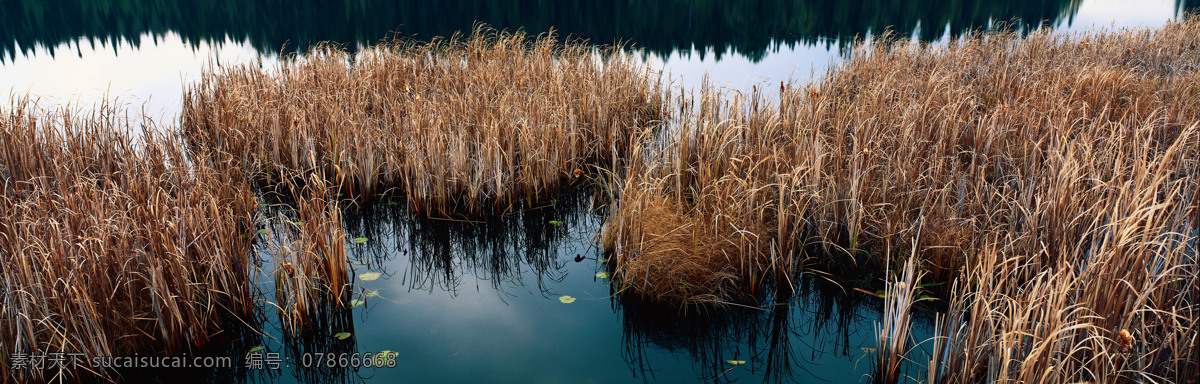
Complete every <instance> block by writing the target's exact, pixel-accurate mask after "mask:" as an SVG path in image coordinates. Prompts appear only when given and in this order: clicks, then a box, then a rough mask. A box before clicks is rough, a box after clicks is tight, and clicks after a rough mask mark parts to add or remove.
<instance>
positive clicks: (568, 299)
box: [558, 296, 575, 304]
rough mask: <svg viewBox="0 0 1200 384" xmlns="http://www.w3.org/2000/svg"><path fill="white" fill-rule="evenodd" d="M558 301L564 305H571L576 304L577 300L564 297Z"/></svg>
mask: <svg viewBox="0 0 1200 384" xmlns="http://www.w3.org/2000/svg"><path fill="white" fill-rule="evenodd" d="M558 301H561V302H562V303H563V304H571V303H574V302H575V298H574V297H571V296H563V297H560V298H558Z"/></svg>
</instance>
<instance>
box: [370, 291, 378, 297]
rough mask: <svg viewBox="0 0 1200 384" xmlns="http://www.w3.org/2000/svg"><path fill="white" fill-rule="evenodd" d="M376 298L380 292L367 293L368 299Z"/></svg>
mask: <svg viewBox="0 0 1200 384" xmlns="http://www.w3.org/2000/svg"><path fill="white" fill-rule="evenodd" d="M375 296H379V292H375V291H371V292H367V297H375Z"/></svg>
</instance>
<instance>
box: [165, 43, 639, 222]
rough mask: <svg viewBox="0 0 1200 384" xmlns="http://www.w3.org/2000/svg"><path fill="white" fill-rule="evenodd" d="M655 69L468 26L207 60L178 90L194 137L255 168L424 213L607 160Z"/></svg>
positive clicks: (621, 150) (539, 184) (532, 191)
mask: <svg viewBox="0 0 1200 384" xmlns="http://www.w3.org/2000/svg"><path fill="white" fill-rule="evenodd" d="M660 95H661V91H660V83H659V81H658V80H657V78H656V77H654V76H653V75H652V74H651V72H650V70H649V69H648V67H646V66H645V65H643V64H640V61H638V60H636V59H635V58H634V57H632V56H631V55H629V54H627V53H624V52H622V51H621V50H619V49H616V48H611V49H605V50H600V51H596V50H594V48H592V47H591V46H589V45H585V44H581V43H560V42H558V41H557V40H556V38H555V36H553V35H542V36H539V37H537V38H533V37H529V36H527V35H526V34H524V33H521V32H517V33H501V32H496V31H494V30H491V29H488V28H485V27H480V28H478V29H476V30H475V31H474V33H473V34H472V35H471V36H470V37H466V38H462V37H459V36H455V37H452V38H450V39H446V40H435V41H433V42H429V43H417V42H413V41H409V40H394V41H392V42H389V43H384V44H380V45H377V46H374V47H370V48H366V49H362V50H360V51H359V52H358V53H356V54H353V55H351V54H349V53H346V52H345V51H343V50H341V49H339V48H337V47H333V46H322V47H318V48H315V49H312V50H310V51H309V52H308V53H307V54H305V55H302V56H297V57H292V58H289V59H286V60H284V61H283V63H282V64H280V65H279V67H278V68H273V69H263V68H260V67H259V66H255V65H242V66H234V67H219V68H215V69H214V70H213V71H211V72H210V73H208V74H206V75H205V76H204V77H203V79H202V80H201V81H200V83H199V84H198V85H196V86H194V87H190V88H189V89H188V90H187V92H186V95H185V97H184V113H183V124H184V131H185V134H186V135H187V137H188V139H189V143H190V144H191V145H193V146H197V147H204V148H217V149H220V150H222V151H226V152H229V153H231V154H233V155H234V156H235V157H237V158H239V159H242V160H243V161H244V162H245V163H247V164H248V167H249V168H250V169H252V170H253V171H254V172H255V174H256V177H257V178H260V179H264V180H267V181H278V180H279V179H281V178H288V177H294V175H307V174H309V173H313V172H316V173H318V174H323V175H326V177H327V180H326V182H327V183H328V184H331V185H332V186H334V188H336V189H337V190H340V191H342V193H345V194H347V196H362V197H367V198H369V197H370V196H373V195H377V194H379V193H382V192H384V191H385V190H389V189H392V188H395V189H398V190H399V191H400V192H401V193H402V194H403V195H404V196H406V198H407V200H408V204H409V206H410V207H411V208H413V210H415V211H417V212H420V213H422V214H425V215H430V216H449V215H453V214H467V215H472V214H481V213H497V212H505V211H509V210H511V209H514V208H515V207H518V206H521V205H522V204H524V203H528V202H529V201H532V200H537V199H543V198H546V197H547V196H550V195H552V194H554V193H556V192H557V191H558V189H559V188H560V187H561V186H563V185H565V184H566V183H567V182H569V180H570V176H572V171H573V170H575V169H581V168H586V167H585V165H588V164H597V163H604V164H607V163H609V162H611V161H613V160H615V159H617V158H618V157H620V156H623V155H624V154H625V153H626V152H627V151H628V149H629V145H630V141H631V138H632V137H634V136H635V134H636V133H638V132H641V131H643V130H646V129H648V128H652V127H654V126H655V125H656V121H657V119H658V115H659V113H660V109H661V104H662V100H661V96H660Z"/></svg>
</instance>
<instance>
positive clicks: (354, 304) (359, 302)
mask: <svg viewBox="0 0 1200 384" xmlns="http://www.w3.org/2000/svg"><path fill="white" fill-rule="evenodd" d="M360 305H363V301H362V300H359V299H354V300H350V308H354V307H357V306H360Z"/></svg>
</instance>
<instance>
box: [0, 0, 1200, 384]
mask: <svg viewBox="0 0 1200 384" xmlns="http://www.w3.org/2000/svg"><path fill="white" fill-rule="evenodd" d="M1197 5H1198V4H1197V3H1196V2H1195V1H1194V0H1179V1H1174V0H1157V1H1077V0H1076V1H1052V0H1038V1H992V2H960V1H915V0H900V1H874V0H866V1H854V2H816V1H813V2H803V1H776V0H772V1H683V0H666V1H628V0H624V1H615V2H595V1H516V2H501V1H466V0H453V1H442V2H408V1H372V0H346V1H312V2H303V1H297V2H294V1H278V0H276V1H262V0H249V1H238V2H233V1H162V0H147V1H107V0H87V1H78V0H76V1H72V0H62V1H26V0H0V90H2V92H8V93H9V95H15V96H20V95H25V94H30V95H32V96H34V97H38V98H41V99H42V105H43V106H56V105H65V104H68V103H73V104H76V105H80V106H83V107H84V108H86V107H87V106H88V105H91V104H93V103H96V102H98V101H99V100H101V99H102V98H104V97H105V96H106V95H108V96H112V97H119V98H120V99H121V100H123V102H124V103H126V104H127V105H129V106H130V107H132V108H135V109H142V110H144V111H145V112H146V113H148V114H150V115H152V116H156V117H158V118H159V120H160V121H162V120H165V121H167V122H170V121H172V119H174V116H176V115H177V113H178V112H177V111H178V109H179V105H180V97H181V94H182V89H183V86H184V85H185V84H188V83H190V82H192V81H195V80H196V79H197V78H198V76H199V75H200V74H201V73H202V71H203V68H204V67H205V65H207V63H209V62H210V60H212V59H215V60H217V61H219V62H220V63H224V64H228V63H239V62H250V61H252V60H258V59H259V58H262V59H263V60H264V61H265V62H267V64H268V65H269V64H270V62H273V61H275V60H277V58H278V57H279V55H280V54H281V53H287V52H292V51H294V50H296V49H303V48H304V47H306V46H308V45H310V44H312V43H313V42H316V41H324V40H332V41H336V42H340V43H343V44H345V45H346V46H347V47H349V48H351V49H354V48H356V47H360V46H363V45H368V44H371V43H373V42H376V41H379V40H380V39H381V38H384V37H386V36H389V35H390V34H393V33H394V34H397V35H401V36H415V37H416V38H420V39H428V38H432V37H436V36H447V35H450V34H452V33H455V32H456V31H466V30H469V29H471V27H472V25H474V23H475V22H485V23H489V24H491V25H493V26H495V27H499V28H509V29H516V28H523V29H525V30H527V31H530V32H544V31H547V30H550V29H551V28H554V29H556V30H557V31H559V33H560V34H562V35H570V36H577V37H582V38H587V39H590V40H591V41H592V42H596V43H612V42H624V43H628V44H632V45H634V46H637V47H641V48H644V49H645V57H646V60H647V62H648V63H649V64H650V65H653V66H654V67H655V68H659V69H662V70H664V71H667V72H669V73H670V74H671V76H672V77H671V78H672V79H673V81H674V82H676V83H677V84H679V85H682V86H684V87H690V86H694V85H695V84H696V83H697V82H698V81H699V80H700V79H701V78H702V77H703V76H705V74H707V75H709V76H711V78H712V80H713V81H714V82H716V83H717V84H718V85H722V86H726V87H731V88H734V89H748V88H749V86H750V85H751V84H755V83H758V82H762V81H766V82H770V83H776V84H777V83H778V82H779V81H783V80H788V79H795V80H797V81H810V80H813V79H815V78H816V77H819V76H820V74H821V73H822V72H823V71H825V70H826V69H827V68H828V67H829V65H831V64H832V63H836V61H837V60H838V58H839V57H840V53H841V51H842V50H843V49H844V48H845V47H846V45H847V44H848V42H850V41H852V40H854V39H855V38H859V37H864V36H869V35H877V34H879V33H880V31H883V30H885V29H886V28H888V27H889V26H891V27H892V28H893V29H894V30H895V31H897V33H899V34H902V35H905V36H913V37H916V38H921V39H924V40H941V39H945V38H946V37H948V36H952V35H956V34H957V33H960V32H961V31H964V30H968V29H976V28H987V27H989V26H992V25H995V24H997V23H999V22H1013V25H1015V26H1016V27H1017V28H1021V29H1024V30H1029V29H1033V28H1038V27H1053V28H1059V29H1068V30H1072V31H1088V30H1094V29H1096V28H1101V27H1125V26H1135V27H1136V26H1150V27H1153V26H1156V25H1161V24H1162V23H1164V22H1166V21H1167V20H1170V19H1171V18H1174V17H1177V15H1179V14H1180V12H1181V11H1182V10H1183V9H1188V8H1190V9H1195V7H1196V6H1197ZM1014 20H1023V21H1014ZM600 205H602V201H601V200H598V199H595V198H594V196H593V195H592V194H591V193H590V192H589V191H586V190H585V191H580V192H577V193H573V194H570V195H568V196H566V197H564V198H563V199H562V200H560V201H559V202H558V203H557V204H555V205H553V206H549V207H540V208H538V209H533V210H529V211H525V212H522V213H520V214H516V215H512V216H508V217H504V218H496V219H492V220H488V221H484V222H476V223H469V222H454V221H439V220H421V219H416V218H413V217H410V216H409V215H407V214H406V213H405V212H404V211H403V210H402V209H401V208H400V207H401V205H391V204H387V202H386V201H384V202H381V203H379V204H375V205H373V206H370V207H352V208H348V209H347V210H346V213H345V226H346V229H347V231H348V235H349V236H348V237H349V238H356V237H362V238H366V239H368V241H367V242H366V243H364V244H354V243H350V242H348V243H347V244H346V246H347V247H348V250H349V252H350V254H351V255H352V259H354V263H353V269H354V272H355V275H356V276H362V275H363V274H364V273H380V274H381V277H379V278H378V279H375V280H370V281H364V280H361V279H357V278H356V279H355V280H354V281H355V284H356V285H355V287H354V290H355V293H354V296H353V297H354V298H355V299H359V300H362V301H363V302H364V303H365V304H364V305H361V306H358V307H355V308H351V309H337V308H325V309H323V310H321V311H319V312H318V315H317V316H316V318H315V319H314V321H315V322H316V324H317V325H316V327H315V329H314V330H312V331H310V332H307V333H305V334H301V335H297V336H292V335H290V334H288V333H286V332H283V331H282V330H281V327H280V320H279V316H278V313H277V312H276V311H275V310H274V308H272V307H270V305H271V304H270V303H269V302H270V301H274V295H273V292H274V287H273V279H272V278H271V276H269V275H267V273H269V271H270V270H272V269H273V268H274V265H275V264H274V262H273V261H272V260H271V259H270V253H269V252H268V250H269V247H270V244H269V243H268V242H264V243H263V247H264V248H263V253H262V256H263V260H261V261H259V262H260V264H261V266H262V270H263V272H262V273H261V274H260V275H259V278H260V280H261V284H260V287H261V288H262V291H263V296H262V297H263V300H264V302H263V305H262V306H263V309H264V310H263V311H262V313H261V314H260V315H259V316H258V317H257V318H255V319H250V321H249V324H246V325H244V326H235V325H231V326H230V330H229V337H228V338H227V339H228V341H229V343H227V344H221V345H217V346H210V347H207V348H205V349H198V350H197V352H196V353H197V354H208V355H223V356H234V357H235V359H234V360H235V362H236V363H237V364H235V367H232V368H229V369H221V370H212V371H204V370H162V371H157V372H153V371H138V372H128V373H127V374H128V376H127V379H129V380H130V381H161V382H176V381H178V380H179V379H184V380H185V381H209V382H302V383H327V382H328V383H335V382H363V381H370V382H381V383H382V382H409V383H440V382H480V383H623V382H643V381H645V382H664V383H674V382H679V383H694V382H714V381H715V382H732V381H736V382H793V381H799V382H826V381H828V382H843V383H846V382H863V381H867V379H866V377H865V375H867V374H869V373H870V365H871V363H872V360H871V359H872V356H873V354H872V353H871V352H872V348H873V347H874V346H875V345H874V344H875V336H874V329H873V327H874V326H875V325H876V322H877V321H879V320H880V315H879V310H880V308H881V302H880V301H879V299H877V298H874V297H871V296H868V295H864V294H859V293H853V292H852V293H850V294H846V293H844V292H843V291H842V290H841V288H839V287H837V286H836V285H833V284H829V283H827V282H824V281H823V280H822V279H818V278H813V277H811V276H807V275H801V276H797V282H798V283H797V284H798V288H799V293H798V294H797V295H796V296H795V297H794V298H792V299H790V300H787V301H785V302H783V303H779V304H773V303H772V301H771V300H772V298H771V296H770V295H765V296H764V297H763V298H761V301H762V303H761V304H759V305H757V306H751V307H750V308H742V307H735V308H734V309H732V310H730V311H728V312H706V313H703V314H691V315H688V316H681V315H680V314H679V313H677V312H672V311H664V310H663V309H661V308H653V307H645V306H639V305H637V304H635V303H625V302H622V301H621V300H620V299H618V298H614V295H613V292H611V291H610V286H609V284H608V282H607V279H605V278H601V277H598V276H597V273H598V272H602V270H601V269H600V268H601V264H600V263H599V262H598V260H597V259H598V258H600V257H602V255H601V254H600V253H599V251H598V250H597V248H596V247H595V245H594V243H595V242H596V239H595V236H596V234H597V233H598V232H599V230H600V226H601V224H602V221H603V212H604V211H603V209H602V208H601V207H600ZM552 222H553V223H552ZM556 224H560V225H556ZM564 295H569V296H572V297H574V298H576V301H574V302H572V303H569V304H566V303H563V302H561V301H560V297H561V296H564ZM927 315H928V313H927V312H921V314H919V316H918V318H917V320H916V323H915V324H914V335H913V337H914V340H913V343H919V342H922V341H924V340H925V339H927V338H928V337H930V334H931V329H930V328H931V327H930V324H929V319H928V318H927ZM258 331H260V332H261V334H259V333H257V332H258ZM342 332H347V333H350V334H351V336H350V337H347V338H346V339H345V340H339V339H337V338H335V337H333V335H335V334H338V333H342ZM255 347H262V349H261V350H259V351H257V352H258V353H260V354H265V353H272V354H275V353H278V354H279V356H280V358H281V362H280V367H279V369H277V370H272V369H250V368H247V367H245V366H244V365H243V364H242V363H243V362H244V356H246V354H247V352H248V351H250V350H251V349H254V348H255ZM927 347H928V344H921V345H919V346H918V349H921V348H927ZM385 350H387V351H395V352H396V353H397V356H396V366H395V367H390V368H359V369H348V368H340V367H328V366H326V365H325V364H319V363H317V362H316V361H315V359H314V357H315V353H338V354H341V353H345V354H354V353H357V354H362V353H368V352H372V353H373V352H381V351H385ZM923 353H924V352H923V351H918V352H916V353H914V355H913V356H912V357H913V358H914V359H917V360H919V359H920V358H921V357H922V354H923ZM306 356H307V358H306ZM731 361H732V362H731ZM305 362H308V363H309V365H310V367H301V365H304V363H305ZM733 362H744V364H734V363H733ZM910 368H911V371H910V372H909V374H911V375H913V376H918V375H921V374H922V372H921V364H920V361H917V362H916V363H914V364H913V366H912V367H910Z"/></svg>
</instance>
